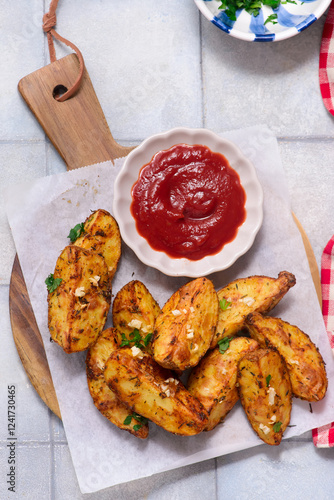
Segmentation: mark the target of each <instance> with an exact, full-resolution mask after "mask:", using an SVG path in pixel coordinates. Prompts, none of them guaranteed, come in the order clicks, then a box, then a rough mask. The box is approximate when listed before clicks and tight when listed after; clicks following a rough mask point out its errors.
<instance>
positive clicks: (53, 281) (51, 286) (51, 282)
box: [45, 274, 63, 293]
mask: <svg viewBox="0 0 334 500" xmlns="http://www.w3.org/2000/svg"><path fill="white" fill-rule="evenodd" d="M62 281H63V280H62V279H61V278H55V277H54V276H53V274H49V276H48V277H47V278H46V280H45V284H46V288H47V289H48V292H49V293H52V292H54V291H55V290H56V289H57V288H58V287H59V285H60V283H61V282H62Z"/></svg>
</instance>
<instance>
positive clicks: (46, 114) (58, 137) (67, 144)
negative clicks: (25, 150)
mask: <svg viewBox="0 0 334 500" xmlns="http://www.w3.org/2000/svg"><path fill="white" fill-rule="evenodd" d="M78 72H79V60H78V57H77V56H76V54H70V55H68V56H66V57H64V58H62V59H58V60H57V61H55V62H53V63H51V64H49V65H47V66H44V67H43V68H41V69H39V70H37V71H35V72H34V73H31V74H30V75H28V76H25V77H24V78H22V79H21V80H20V81H19V84H18V89H19V91H20V93H21V95H22V97H23V98H24V100H25V101H26V103H27V104H28V106H29V108H30V109H31V111H32V112H33V113H34V115H35V116H36V118H37V120H38V122H39V123H40V125H41V126H42V127H43V130H44V132H45V133H46V135H47V136H48V137H49V139H50V141H51V143H52V144H53V145H54V147H55V148H56V150H57V151H58V153H59V154H60V156H61V157H62V158H63V160H64V162H65V164H66V166H67V169H68V170H72V169H74V168H79V167H83V166H85V165H91V164H94V163H98V162H102V161H106V160H114V159H115V158H119V157H123V156H126V155H127V154H128V153H129V152H130V151H131V150H132V149H133V147H125V146H121V145H120V144H118V143H117V142H116V141H115V139H114V138H113V136H112V134H111V132H110V129H109V126H108V124H107V121H106V119H105V116H104V113H103V111H102V108H101V106H100V103H99V101H98V99H97V97H96V94H95V91H94V88H93V85H92V82H91V80H90V78H89V75H88V72H87V69H85V70H84V75H83V79H82V83H81V86H80V88H79V90H78V92H77V93H76V94H75V95H74V96H73V97H71V98H70V99H68V100H66V101H65V102H58V101H57V100H56V99H55V95H56V94H57V91H59V90H61V89H68V88H69V87H70V86H71V85H72V83H73V81H74V80H75V79H76V77H77V75H78Z"/></svg>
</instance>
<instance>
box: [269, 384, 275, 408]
mask: <svg viewBox="0 0 334 500" xmlns="http://www.w3.org/2000/svg"><path fill="white" fill-rule="evenodd" d="M268 394H269V405H270V406H272V405H273V404H274V403H275V394H276V391H275V389H274V388H273V387H269V389H268Z"/></svg>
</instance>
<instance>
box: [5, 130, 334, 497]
mask: <svg viewBox="0 0 334 500" xmlns="http://www.w3.org/2000/svg"><path fill="white" fill-rule="evenodd" d="M223 135H224V136H225V137H226V138H228V139H230V140H231V141H233V142H235V143H236V144H237V145H238V146H239V147H240V149H241V150H242V151H243V153H244V154H245V155H246V156H247V157H248V158H249V159H250V160H251V161H252V162H253V164H254V166H255V168H256V170H257V174H258V177H259V180H260V182H261V184H262V187H263V190H264V221H263V225H262V228H261V230H260V232H259V233H258V235H257V237H256V240H255V243H254V245H253V246H252V248H251V249H250V250H249V251H248V252H247V254H246V255H244V256H243V257H241V258H240V259H239V260H238V261H237V262H236V263H235V264H234V265H233V266H232V267H231V268H230V269H228V270H227V271H222V272H219V273H214V274H212V275H210V276H209V278H210V279H212V281H213V282H214V284H215V286H216V288H217V289H218V288H220V287H221V286H223V285H225V284H227V283H228V282H229V281H231V280H232V279H235V278H238V277H246V276H249V275H254V274H264V275H268V276H273V277H276V276H277V275H278V273H279V272H280V271H283V270H286V271H290V272H292V273H294V274H295V276H296V279H297V284H296V286H295V287H293V288H292V289H291V290H290V291H289V292H288V295H287V296H286V297H285V298H284V299H283V300H282V301H281V303H280V304H279V305H278V306H277V307H276V308H275V309H274V311H273V312H272V314H273V315H276V316H279V317H281V318H282V319H284V320H286V321H288V322H290V323H292V324H295V325H298V326H299V327H300V328H301V329H302V330H303V331H305V332H306V333H308V334H309V335H310V337H311V338H312V339H313V341H314V342H315V343H316V344H317V345H318V347H319V349H320V352H321V354H322V355H323V357H324V359H325V361H326V364H327V374H328V378H329V380H330V384H329V389H328V392H327V395H326V397H325V399H324V400H323V401H321V402H319V403H312V412H311V411H310V410H311V407H310V405H309V403H307V402H302V401H299V400H296V399H294V401H293V410H292V416H291V427H289V428H288V429H287V430H286V432H285V438H288V437H291V436H296V435H300V434H302V433H303V432H305V431H308V430H310V429H312V428H314V427H318V426H320V425H324V424H327V423H329V422H331V421H333V420H334V390H333V387H332V383H331V380H333V375H334V373H333V372H334V366H333V359H332V354H331V351H330V348H329V343H328V340H327V335H326V332H325V329H324V323H323V318H322V315H321V310H320V307H319V303H318V299H317V295H316V293H315V289H314V286H313V282H312V278H311V275H310V270H309V266H308V262H307V257H306V254H305V250H304V246H303V243H302V239H301V236H300V233H299V231H298V229H297V227H296V225H295V223H294V221H293V219H292V216H291V210H290V204H289V195H288V191H287V186H286V182H285V177H284V170H283V167H282V164H281V160H280V156H279V151H278V146H277V142H276V139H275V137H274V136H273V134H272V133H271V131H270V130H269V129H268V128H267V127H265V126H258V127H251V128H248V129H245V130H238V131H232V132H229V133H226V134H223ZM122 163H123V159H119V160H116V162H115V164H114V165H113V164H112V163H111V162H106V163H103V164H98V165H94V166H88V167H84V168H81V169H78V170H74V171H70V172H66V173H64V174H60V175H55V176H49V177H44V178H42V179H39V180H36V181H33V182H31V183H28V184H27V183H25V184H24V185H15V186H12V187H10V188H9V189H8V190H7V191H6V193H5V198H6V211H7V215H8V220H9V223H10V227H11V230H12V234H13V237H14V241H15V245H16V249H17V253H18V257H19V260H20V264H21V267H22V271H23V275H24V278H25V281H26V285H27V289H28V292H29V296H30V300H31V304H32V307H33V310H34V313H35V316H36V320H37V324H38V327H39V330H40V332H41V335H42V337H43V341H44V345H45V351H46V355H47V358H48V362H49V365H50V370H51V374H52V378H53V382H54V386H55V390H56V393H57V397H58V401H59V406H60V410H61V414H62V420H63V424H64V427H65V431H66V436H67V440H68V444H69V448H70V451H71V455H72V460H73V464H74V467H75V470H76V474H77V478H78V482H79V486H80V489H81V491H82V492H83V493H89V492H94V491H98V490H100V489H103V488H107V487H110V486H112V485H116V484H119V483H123V482H127V481H131V480H134V479H138V478H142V477H145V476H150V475H152V474H155V473H158V472H161V471H165V470H170V469H175V468H178V467H181V466H184V465H187V464H191V463H195V462H199V461H202V460H206V459H209V458H212V457H216V456H220V455H224V454H228V453H231V452H235V451H239V450H243V449H246V448H249V447H253V446H257V445H259V444H262V441H261V440H260V439H259V438H258V437H257V436H256V435H255V433H254V432H253V430H252V429H251V427H250V425H249V424H248V422H247V419H246V417H245V414H244V412H243V410H242V408H241V405H240V403H238V404H237V405H236V406H235V408H234V409H233V410H232V411H231V413H230V414H229V415H228V416H227V418H226V420H225V422H224V423H223V424H221V425H220V426H218V427H217V428H216V429H215V430H213V431H211V432H207V433H202V434H201V435H199V436H194V437H180V436H174V435H172V434H170V433H167V432H166V431H164V430H163V429H160V428H158V427H157V426H155V425H154V424H150V435H149V438H148V439H147V440H140V439H137V438H135V437H134V436H132V435H130V434H129V433H127V432H125V431H121V430H119V429H118V428H116V427H115V426H113V425H112V424H111V423H110V422H109V421H108V420H107V419H106V418H105V417H103V416H102V415H101V414H100V413H99V412H98V410H97V409H96V408H95V406H94V404H93V402H92V399H91V397H90V394H89V392H88V388H87V380H86V373H85V356H86V353H77V354H66V353H64V352H63V351H62V349H61V348H60V347H59V346H58V345H56V344H55V343H51V342H50V340H49V339H50V334H49V331H48V327H47V290H46V286H45V283H44V281H45V278H46V277H47V276H48V275H49V274H50V273H51V272H53V271H54V267H55V263H56V260H57V257H58V256H59V254H60V252H61V251H62V249H63V248H64V247H65V246H66V245H67V244H68V243H69V240H68V239H67V235H68V233H69V230H70V229H71V228H72V227H73V226H75V225H76V224H77V223H78V222H83V221H84V220H85V219H86V217H87V216H88V215H89V213H90V211H91V210H96V209H98V208H103V209H106V210H108V211H110V212H111V213H112V200H113V185H114V180H115V177H116V175H117V173H118V171H119V169H120V167H121V165H122ZM132 279H138V280H141V281H143V283H144V284H145V285H146V286H147V287H148V288H149V290H150V292H151V293H152V295H153V296H154V297H155V298H156V300H157V301H158V303H159V304H160V306H161V307H162V306H163V304H164V303H165V302H166V300H167V299H168V298H169V297H170V295H171V294H172V293H173V292H174V291H176V290H177V289H178V288H179V287H180V286H181V285H183V284H184V283H185V282H186V281H188V280H187V279H186V278H172V277H167V276H165V275H163V274H161V273H160V272H159V271H157V270H155V269H152V268H149V267H147V266H145V265H143V264H142V263H141V262H140V261H139V260H138V259H137V257H136V256H135V255H134V253H133V252H132V251H131V250H130V249H129V248H128V247H126V246H125V245H124V246H123V254H122V258H121V262H120V266H119V269H118V271H117V273H116V276H115V278H114V281H113V294H114V295H115V294H116V293H117V292H118V290H119V289H120V288H121V287H122V286H124V285H125V284H126V283H128V282H129V281H131V280H132ZM107 326H111V320H110V318H109V319H108V323H107Z"/></svg>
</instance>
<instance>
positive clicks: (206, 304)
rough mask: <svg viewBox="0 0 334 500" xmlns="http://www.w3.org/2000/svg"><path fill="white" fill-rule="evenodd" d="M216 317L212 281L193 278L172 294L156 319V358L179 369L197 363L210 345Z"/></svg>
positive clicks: (153, 349) (166, 366) (216, 309)
mask: <svg viewBox="0 0 334 500" xmlns="http://www.w3.org/2000/svg"><path fill="white" fill-rule="evenodd" d="M217 319H218V298H217V293H216V291H215V289H214V286H213V283H212V282H211V281H210V280H208V279H207V278H197V279H195V280H192V281H190V282H189V283H187V284H186V285H184V286H183V287H181V288H180V289H179V290H178V291H177V292H175V293H174V294H173V295H172V296H171V298H170V299H169V300H168V301H167V302H166V304H165V305H164V307H163V308H162V311H161V314H159V316H158V317H157V319H156V322H155V329H154V336H153V342H152V352H153V357H154V359H155V360H156V361H157V362H158V363H159V364H160V365H161V366H164V367H165V368H169V369H172V370H177V371H183V370H186V369H187V368H190V367H192V366H196V365H197V364H198V362H199V360H200V359H201V358H202V357H203V356H204V354H205V353H206V351H207V350H208V348H209V346H210V343H211V341H212V337H213V335H214V333H215V330H216V324H217Z"/></svg>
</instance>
